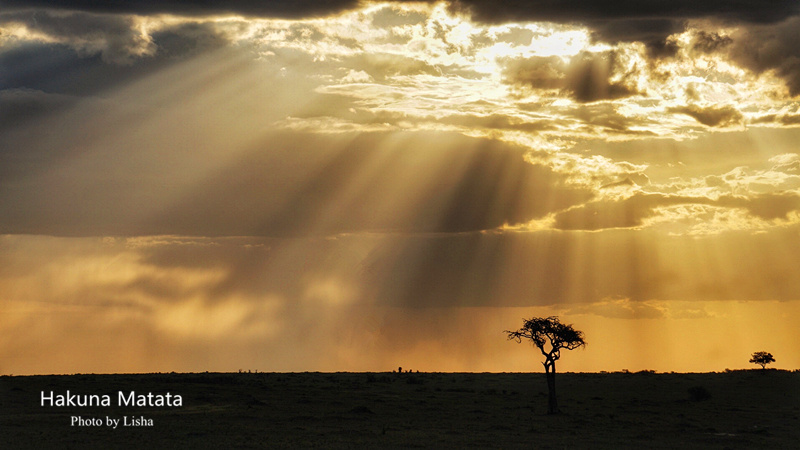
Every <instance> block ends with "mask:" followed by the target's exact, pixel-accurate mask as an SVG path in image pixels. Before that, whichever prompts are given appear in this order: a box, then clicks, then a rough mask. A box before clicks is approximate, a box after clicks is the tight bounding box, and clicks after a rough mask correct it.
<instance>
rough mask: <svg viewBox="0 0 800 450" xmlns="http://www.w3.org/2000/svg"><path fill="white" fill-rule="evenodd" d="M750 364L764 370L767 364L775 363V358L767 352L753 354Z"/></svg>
mask: <svg viewBox="0 0 800 450" xmlns="http://www.w3.org/2000/svg"><path fill="white" fill-rule="evenodd" d="M750 362H751V363H753V364H758V365H760V366H761V368H762V369H766V367H767V364H769V363H773V362H775V357H773V356H772V353H769V352H754V353H753V356H752V358H750Z"/></svg>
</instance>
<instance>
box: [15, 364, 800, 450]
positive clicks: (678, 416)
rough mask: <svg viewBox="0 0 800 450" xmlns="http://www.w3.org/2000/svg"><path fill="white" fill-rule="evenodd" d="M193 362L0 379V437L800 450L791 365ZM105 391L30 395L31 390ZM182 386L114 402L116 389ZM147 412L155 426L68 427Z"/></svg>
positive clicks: (120, 442) (220, 444)
mask: <svg viewBox="0 0 800 450" xmlns="http://www.w3.org/2000/svg"><path fill="white" fill-rule="evenodd" d="M557 383H558V386H557V388H558V396H559V404H560V407H561V410H562V413H561V414H559V415H547V414H545V411H546V409H547V396H546V392H545V390H546V384H545V379H544V375H543V374H540V373H532V374H530V373H508V374H507V373H402V374H400V373H199V374H132V375H80V374H78V375H65V376H55V375H53V376H3V377H0V394H1V395H0V447H2V448H10V449H15V448H148V447H150V448H156V449H160V448H541V449H551V448H552V449H563V448H568V449H573V448H576V449H580V448H680V447H685V448H710V449H726V448H731V449H737V448H743V449H744V448H747V449H750V448H798V446H800V373H797V372H786V371H776V370H766V371H761V370H750V371H733V372H726V373H708V374H654V373H648V372H641V373H591V374H583V373H564V374H558V378H557ZM67 390H69V391H71V392H72V393H83V394H109V395H111V396H112V399H113V400H112V405H111V406H108V407H50V406H44V407H43V406H41V404H40V402H41V399H40V396H41V391H45V392H47V393H49V392H50V391H54V392H56V393H59V392H60V393H63V392H66V391H67ZM131 390H135V391H136V392H137V393H145V394H146V393H147V392H153V393H162V394H163V393H166V392H170V393H172V394H173V395H174V394H178V395H181V396H182V399H183V406H181V407H173V408H169V407H130V406H129V407H118V406H117V405H116V395H117V392H118V391H124V392H129V391H131ZM72 416H81V417H83V418H92V417H94V418H100V419H103V420H105V417H106V416H108V417H112V418H121V417H122V416H129V417H145V418H148V419H151V420H152V421H153V426H152V427H118V428H117V429H112V428H111V427H107V426H100V427H76V426H70V422H71V417H72Z"/></svg>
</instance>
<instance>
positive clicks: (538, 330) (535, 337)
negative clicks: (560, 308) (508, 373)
mask: <svg viewBox="0 0 800 450" xmlns="http://www.w3.org/2000/svg"><path fill="white" fill-rule="evenodd" d="M522 320H523V325H522V328H520V329H519V330H517V331H508V330H505V331H504V333H506V334H508V339H509V340H511V339H513V340H515V341H517V342H522V339H523V338H525V339H530V341H531V342H533V343H534V345H536V347H538V348H539V350H540V351H541V352H542V355H544V358H545V360H544V362H543V363H542V364H543V365H544V371H545V375H546V376H547V389H548V391H549V396H548V401H547V413H548V414H556V413H557V412H558V402H557V400H556V361H558V359H559V358H561V349H566V350H573V349H576V348H578V347H583V346H585V345H586V341H584V339H583V332H582V331H578V330H575V329H574V328H572V325H566V324H563V323H561V321H559V320H558V317H556V316H551V317H547V318H541V317H534V318H532V319H522Z"/></svg>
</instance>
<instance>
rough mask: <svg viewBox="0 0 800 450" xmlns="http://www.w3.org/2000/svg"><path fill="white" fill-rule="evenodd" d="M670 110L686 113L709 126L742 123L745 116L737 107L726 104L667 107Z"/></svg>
mask: <svg viewBox="0 0 800 450" xmlns="http://www.w3.org/2000/svg"><path fill="white" fill-rule="evenodd" d="M667 111H668V112H672V113H679V114H686V115H687V116H690V117H692V118H694V119H695V120H697V121H698V122H700V123H702V124H703V125H705V126H708V127H725V126H729V125H735V124H739V123H742V121H743V116H742V113H740V112H739V111H738V110H737V109H736V108H734V107H733V106H730V105H724V106H706V107H702V106H698V105H694V104H692V105H686V106H676V107H671V108H668V109H667Z"/></svg>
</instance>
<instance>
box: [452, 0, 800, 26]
mask: <svg viewBox="0 0 800 450" xmlns="http://www.w3.org/2000/svg"><path fill="white" fill-rule="evenodd" d="M453 7H454V8H455V9H459V10H462V11H468V12H471V13H472V14H473V17H474V18H476V19H477V20H480V21H485V22H492V23H500V22H506V21H511V22H518V21H526V20H529V21H548V22H573V21H577V22H598V21H610V20H641V19H648V18H649V19H653V18H664V19H673V20H685V19H696V18H704V17H716V18H721V19H726V20H731V21H741V22H751V23H771V22H776V21H780V20H782V19H784V18H785V17H786V16H789V15H792V14H796V13H797V12H798V11H800V5H798V3H797V2H796V1H794V0H771V1H770V0H768V1H757V0H743V1H736V2H730V1H724V0H710V1H692V0H653V1H641V0H622V1H610V0H606V1H602V0H601V1H596V0H568V1H555V0H532V1H524V2H523V1H514V2H495V1H491V0H461V1H457V2H455V3H454V4H453ZM640 28H644V27H640Z"/></svg>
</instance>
